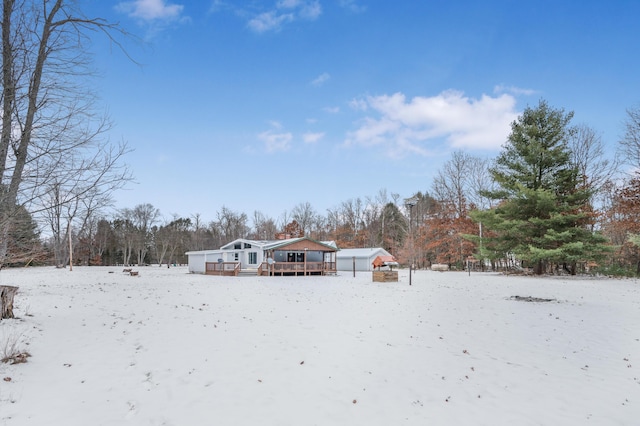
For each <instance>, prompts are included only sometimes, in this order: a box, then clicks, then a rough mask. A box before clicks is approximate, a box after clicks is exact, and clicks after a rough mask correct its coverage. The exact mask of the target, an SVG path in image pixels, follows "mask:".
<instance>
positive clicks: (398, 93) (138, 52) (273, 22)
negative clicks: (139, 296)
mask: <svg viewBox="0 0 640 426" xmlns="http://www.w3.org/2000/svg"><path fill="white" fill-rule="evenodd" d="M84 10H85V12H86V14H87V15H90V16H100V17H104V18H106V19H108V20H110V21H117V22H119V23H120V24H121V26H122V27H124V28H125V29H126V30H128V31H130V32H131V33H133V34H135V35H136V36H137V37H139V39H140V40H139V41H137V42H134V41H131V40H129V41H126V40H125V45H126V48H127V51H128V52H129V54H130V55H131V56H132V57H133V58H134V59H135V60H136V61H137V62H138V63H139V64H140V65H137V64H135V63H133V62H131V60H129V59H128V58H127V57H126V56H125V55H124V54H122V53H121V52H120V51H119V50H118V49H117V48H114V47H113V46H111V47H110V46H109V45H108V43H107V41H106V40H104V39H100V38H96V39H95V43H94V48H95V50H96V57H95V59H96V67H97V69H98V71H99V73H100V78H99V79H98V80H97V81H96V83H97V86H96V89H97V91H98V94H99V95H100V96H101V100H102V102H103V103H104V106H105V109H106V110H107V111H108V113H109V115H110V116H111V118H112V119H113V121H114V123H115V127H114V128H113V130H112V131H111V132H110V134H109V137H110V138H111V139H112V140H113V141H120V140H124V141H126V142H127V143H128V144H129V145H130V147H131V148H133V149H134V152H132V153H131V154H129V155H128V156H127V159H126V161H127V163H129V165H130V167H131V168H132V170H133V172H134V175H135V178H136V183H135V184H131V185H130V186H129V187H128V190H125V191H120V192H118V193H117V194H115V199H116V200H117V204H116V206H117V207H118V208H123V207H134V206H135V205H136V204H140V203H151V204H153V205H154V206H155V207H158V208H159V209H160V210H161V212H162V213H163V215H164V216H166V217H170V216H171V215H173V214H177V215H179V216H183V217H185V216H190V215H193V214H195V213H199V214H201V216H202V217H203V218H204V219H205V220H213V219H215V214H216V212H217V211H219V210H220V209H221V207H222V206H226V207H228V208H230V209H232V210H234V211H237V212H244V213H246V214H247V215H249V217H251V215H252V213H253V212H254V211H256V210H257V211H260V212H262V213H264V214H265V215H267V216H270V217H273V218H274V219H278V218H279V217H280V216H281V215H282V213H283V212H285V211H290V210H291V209H292V208H293V207H294V206H296V205H297V204H300V203H305V202H309V203H310V204H311V205H312V206H313V207H314V209H315V210H316V211H317V212H319V213H321V214H325V212H326V209H328V208H333V207H336V206H338V205H339V204H340V203H341V202H343V201H347V200H348V199H351V198H356V197H361V198H364V197H366V196H374V195H376V194H377V193H378V191H379V190H381V189H386V190H387V191H388V192H389V193H397V194H400V196H401V197H403V198H404V197H409V196H411V195H412V194H413V193H415V192H417V191H423V192H424V191H428V190H429V189H430V187H431V182H432V178H433V176H434V174H435V173H436V172H437V171H438V169H439V168H440V166H441V165H442V164H443V163H444V162H446V161H447V160H448V159H449V158H450V155H451V152H452V151H454V150H457V149H463V150H465V151H467V152H469V153H471V154H473V155H477V156H481V157H490V158H492V157H495V156H496V155H497V153H498V152H499V150H500V146H501V145H502V144H503V143H504V141H505V139H506V136H507V135H508V133H509V130H510V127H509V125H510V123H511V122H512V121H513V120H514V119H516V117H517V116H518V114H519V113H520V112H521V111H522V110H523V109H524V108H525V107H526V106H527V105H529V106H535V105H537V103H538V101H539V100H540V99H545V100H546V101H548V102H549V104H550V105H551V106H553V107H556V108H564V109H565V110H568V111H574V112H575V118H574V123H575V124H579V123H584V124H588V125H589V126H591V127H592V128H593V129H595V130H596V131H597V132H598V133H600V135H601V136H602V139H603V141H604V142H605V143H606V144H607V147H608V149H609V150H610V152H612V151H613V150H614V149H615V145H616V143H617V140H618V139H619V138H620V136H621V134H622V133H623V128H622V123H623V121H624V119H625V114H626V109H628V108H635V107H638V106H640V78H639V77H638V76H639V75H640V73H639V71H640V63H639V62H640V44H639V43H638V40H640V25H638V24H637V22H638V17H639V16H640V2H638V1H632V0H629V1H625V0H613V1H610V2H603V1H600V0H598V1H592V0H583V1H580V2H576V1H569V0H566V1H562V0H555V1H546V0H542V1H535V2H522V1H515V0H514V1H511V0H486V1H451V2H445V1H410V0H406V1H398V2H390V1H372V0H269V1H257V0H256V1H252V0H247V1H231V0H198V1H193V0H191V1H186V0H185V1H180V0H175V1H174V0H135V1H134V0H131V1H104V0H100V1H97V0H91V1H87V2H86V3H85V9H84Z"/></svg>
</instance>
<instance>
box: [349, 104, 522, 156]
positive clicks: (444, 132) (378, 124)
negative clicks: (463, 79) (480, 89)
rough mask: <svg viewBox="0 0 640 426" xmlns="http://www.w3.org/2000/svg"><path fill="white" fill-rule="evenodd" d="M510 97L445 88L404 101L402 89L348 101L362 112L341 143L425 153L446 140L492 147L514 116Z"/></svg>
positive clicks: (499, 142)
mask: <svg viewBox="0 0 640 426" xmlns="http://www.w3.org/2000/svg"><path fill="white" fill-rule="evenodd" d="M515 104H516V101H515V98H514V97H513V96H511V95H507V94H503V95H500V96H497V97H490V96H486V95H483V96H482V97H481V98H480V99H472V98H468V97H466V96H464V94H463V93H462V92H458V91H446V92H443V93H441V94H439V95H437V96H432V97H419V96H418V97H415V98H413V99H411V100H407V99H406V97H405V95H404V94H402V93H395V94H393V95H391V96H388V95H383V96H369V97H367V98H365V99H362V100H359V101H357V102H356V101H354V102H352V105H353V106H355V107H357V109H359V110H366V111H369V112H370V114H373V113H376V116H375V117H372V116H367V117H365V118H364V119H363V120H362V121H361V123H360V125H359V127H358V128H357V129H356V130H355V131H353V132H349V133H348V134H347V137H346V140H345V143H346V144H347V145H363V146H373V145H385V147H386V150H387V151H388V152H389V154H390V155H395V156H403V155H406V154H408V153H416V154H420V155H428V154H429V151H430V149H429V148H430V146H434V145H435V144H438V143H441V142H442V141H443V140H444V141H446V143H448V144H449V145H450V146H452V147H455V148H478V149H496V148H499V147H500V146H501V145H502V144H503V143H504V141H505V140H506V138H507V136H508V134H509V131H510V124H511V122H513V121H514V120H515V119H516V118H517V112H516V111H515Z"/></svg>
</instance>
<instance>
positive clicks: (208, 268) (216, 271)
mask: <svg viewBox="0 0 640 426" xmlns="http://www.w3.org/2000/svg"><path fill="white" fill-rule="evenodd" d="M204 273H205V274H206V275H226V276H237V275H238V274H239V273H240V262H206V263H205V271H204Z"/></svg>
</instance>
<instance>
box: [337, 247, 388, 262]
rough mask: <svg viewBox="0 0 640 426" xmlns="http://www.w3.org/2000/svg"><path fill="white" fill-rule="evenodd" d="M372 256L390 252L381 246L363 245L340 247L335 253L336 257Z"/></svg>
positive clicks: (384, 254)
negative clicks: (361, 246) (360, 246)
mask: <svg viewBox="0 0 640 426" xmlns="http://www.w3.org/2000/svg"><path fill="white" fill-rule="evenodd" d="M372 256H391V253H389V252H388V251H386V250H385V249H383V248H381V247H364V248H348V249H341V250H340V251H339V252H338V254H337V257H343V258H344V257H355V258H356V259H358V258H365V259H368V258H371V257H372Z"/></svg>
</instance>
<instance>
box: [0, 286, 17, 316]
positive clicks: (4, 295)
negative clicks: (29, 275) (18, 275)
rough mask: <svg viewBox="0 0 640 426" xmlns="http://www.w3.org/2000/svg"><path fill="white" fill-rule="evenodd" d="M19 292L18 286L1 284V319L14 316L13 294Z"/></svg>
mask: <svg viewBox="0 0 640 426" xmlns="http://www.w3.org/2000/svg"><path fill="white" fill-rule="evenodd" d="M17 292H18V287H14V286H8V285H0V320H3V319H8V318H14V316H13V296H15V294H16V293H17Z"/></svg>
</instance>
